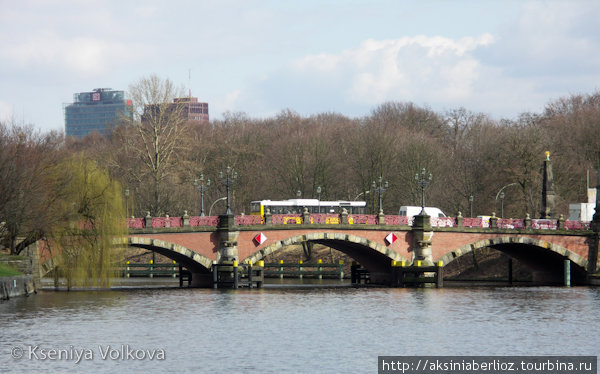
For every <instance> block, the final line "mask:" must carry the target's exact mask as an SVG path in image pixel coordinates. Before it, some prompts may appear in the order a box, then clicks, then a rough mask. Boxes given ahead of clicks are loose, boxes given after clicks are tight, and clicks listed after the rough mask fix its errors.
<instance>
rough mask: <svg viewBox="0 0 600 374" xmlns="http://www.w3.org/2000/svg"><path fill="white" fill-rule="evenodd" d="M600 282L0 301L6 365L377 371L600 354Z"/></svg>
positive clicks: (163, 292)
mask: <svg viewBox="0 0 600 374" xmlns="http://www.w3.org/2000/svg"><path fill="white" fill-rule="evenodd" d="M598 310H600V292H599V291H598V289H597V288H585V287H577V288H571V289H567V288H552V287H539V288H507V287H499V288H446V289H387V288H351V287H339V285H336V286H335V287H329V288H311V287H308V286H307V285H306V284H305V285H304V286H303V287H293V288H290V287H288V288H284V287H282V286H281V285H279V286H273V287H271V288H267V289H262V290H206V289H135V290H119V291H94V292H92V291H85V292H42V293H40V294H38V295H35V296H32V297H29V298H14V299H11V300H9V301H7V302H3V303H0V314H1V315H2V316H3V319H2V322H0V326H1V329H0V338H1V339H0V341H1V343H0V368H2V370H4V371H6V372H36V371H41V372H57V371H61V372H105V373H109V372H115V371H117V370H118V371H120V372H132V373H140V372H148V371H150V372H156V371H166V372H172V371H182V372H190V371H194V372H198V373H208V372H233V373H237V372H244V373H247V372H259V373H280V372H295V373H313V372H319V373H321V372H326V373H338V372H345V371H351V372H374V371H375V370H376V369H375V368H376V362H377V356H378V355H418V354H430V355H467V354H469V355H471V354H473V355H474V354H477V355H486V354H488V355H517V354H521V355H536V354H544V355H549V354H565V355H568V354H573V355H575V354H576V355H582V354H588V355H600V352H599V351H600V344H599V343H600V340H599V338H598V336H597V333H596V332H595V330H594V329H593V328H589V327H592V326H598V325H599V323H600V315H599V313H598V312H597V311H598ZM32 344H34V345H40V346H48V347H55V348H60V347H68V346H70V345H73V346H74V347H77V348H90V349H96V350H97V348H98V345H102V346H107V345H111V346H119V345H121V344H128V345H131V346H133V347H137V348H144V349H151V348H162V349H164V350H165V351H166V353H167V359H166V360H164V361H160V362H157V361H147V360H146V361H139V360H138V361H135V360H133V361H132V360H124V361H111V360H106V361H101V360H98V359H97V357H96V358H95V359H94V360H92V361H86V362H81V363H80V364H77V365H75V364H74V363H73V362H69V361H64V360H63V361H39V360H17V361H15V360H13V359H12V358H11V357H10V353H9V352H10V349H11V347H13V346H15V345H19V346H27V345H32Z"/></svg>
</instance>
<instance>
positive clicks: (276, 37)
mask: <svg viewBox="0 0 600 374" xmlns="http://www.w3.org/2000/svg"><path fill="white" fill-rule="evenodd" d="M190 72H191V74H190ZM150 74H157V75H159V76H161V77H163V78H169V79H171V80H172V81H174V82H175V83H176V84H178V85H182V86H184V87H185V90H186V91H187V88H188V86H189V87H190V88H191V91H192V95H193V96H197V97H198V98H199V100H200V101H206V102H208V103H209V110H210V114H211V118H221V117H222V114H223V113H224V112H226V111H232V112H238V111H240V112H245V113H247V114H248V115H249V116H250V117H265V116H271V115H273V114H275V113H277V112H279V111H281V110H282V109H291V110H294V111H296V112H299V113H300V114H302V115H311V114H315V113H322V112H337V113H341V114H344V115H347V116H350V117H360V116H363V115H368V114H369V113H370V111H371V110H372V109H373V108H375V107H376V106H378V105H379V104H382V103H384V102H386V101H400V102H406V101H411V102H413V103H415V104H417V105H422V106H429V107H431V108H432V109H434V110H436V111H444V110H449V109H453V108H457V107H461V106H463V107H466V108H467V109H469V110H471V111H474V112H483V113H487V114H489V115H491V116H492V117H494V118H497V119H499V118H515V117H516V116H517V115H518V114H519V113H522V112H525V111H533V112H540V111H542V110H543V108H544V104H546V103H547V102H548V101H551V100H553V99H557V98H559V97H562V96H567V95H571V94H578V93H593V92H595V91H597V90H600V1H596V0H574V1H567V0H564V1H525V0H523V1H511V0H502V1H495V0H469V1H450V0H443V1H433V0H429V1H427V0H418V1H401V0H364V1H362V0H361V1H359V0H314V1H313V0H302V1H298V0H272V1H267V0H214V1H213V0H192V1H183V0H169V1H158V0H144V1H133V0H131V1H128V0H119V1H112V0H108V1H87V0H73V1H70V0H38V1H34V0H0V120H6V119H8V118H12V119H14V120H15V121H16V122H17V123H26V124H33V125H34V126H35V127H37V128H39V129H41V130H43V131H46V130H51V129H56V130H62V129H63V128H64V120H63V111H62V107H63V104H64V103H69V102H71V101H72V99H73V93H75V92H84V91H91V90H92V89H94V88H98V87H111V88H113V89H118V90H125V91H126V90H127V88H128V86H129V85H130V84H131V83H133V82H135V81H136V80H138V79H139V78H141V77H144V76H148V75H150Z"/></svg>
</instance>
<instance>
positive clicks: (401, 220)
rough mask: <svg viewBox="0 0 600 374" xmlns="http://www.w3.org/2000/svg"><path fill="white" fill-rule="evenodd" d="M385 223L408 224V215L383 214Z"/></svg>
mask: <svg viewBox="0 0 600 374" xmlns="http://www.w3.org/2000/svg"><path fill="white" fill-rule="evenodd" d="M385 224H386V225H395V226H399V225H408V217H407V216H385Z"/></svg>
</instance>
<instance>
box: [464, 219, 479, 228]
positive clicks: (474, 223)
mask: <svg viewBox="0 0 600 374" xmlns="http://www.w3.org/2000/svg"><path fill="white" fill-rule="evenodd" d="M462 225H463V227H483V218H471V217H465V218H463V221H462Z"/></svg>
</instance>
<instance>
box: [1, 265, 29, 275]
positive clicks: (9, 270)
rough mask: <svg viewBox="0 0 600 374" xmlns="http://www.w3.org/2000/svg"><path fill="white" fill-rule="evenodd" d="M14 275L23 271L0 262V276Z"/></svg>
mask: <svg viewBox="0 0 600 374" xmlns="http://www.w3.org/2000/svg"><path fill="white" fill-rule="evenodd" d="M14 275H23V273H21V272H20V271H18V270H16V269H15V268H13V267H11V266H8V265H5V264H1V263H0V277H11V276H14Z"/></svg>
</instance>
